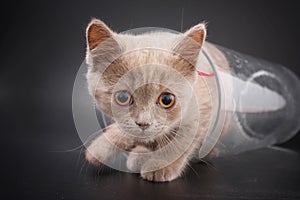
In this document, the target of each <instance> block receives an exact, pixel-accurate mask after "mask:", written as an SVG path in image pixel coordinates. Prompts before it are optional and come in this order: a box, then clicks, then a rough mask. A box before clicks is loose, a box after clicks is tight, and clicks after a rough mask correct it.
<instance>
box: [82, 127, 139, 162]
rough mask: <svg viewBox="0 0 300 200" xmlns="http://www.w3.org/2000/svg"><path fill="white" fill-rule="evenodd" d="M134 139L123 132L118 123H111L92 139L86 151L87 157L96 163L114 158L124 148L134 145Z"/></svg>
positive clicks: (127, 148)
mask: <svg viewBox="0 0 300 200" xmlns="http://www.w3.org/2000/svg"><path fill="white" fill-rule="evenodd" d="M133 145H134V144H133V140H132V139H131V138H129V137H128V136H127V135H126V134H124V133H122V132H121V130H120V129H119V128H118V127H117V125H116V124H111V125H110V126H109V127H108V128H107V129H106V131H105V132H104V133H103V134H101V135H100V136H98V137H97V138H96V139H94V140H93V141H92V143H91V144H90V145H89V146H88V147H87V150H86V152H85V157H86V159H87V160H88V161H89V162H90V163H92V164H95V165H100V164H101V163H102V162H105V161H106V160H108V159H110V158H113V157H114V156H116V154H117V153H119V152H120V149H122V150H129V149H131V148H132V147H133Z"/></svg>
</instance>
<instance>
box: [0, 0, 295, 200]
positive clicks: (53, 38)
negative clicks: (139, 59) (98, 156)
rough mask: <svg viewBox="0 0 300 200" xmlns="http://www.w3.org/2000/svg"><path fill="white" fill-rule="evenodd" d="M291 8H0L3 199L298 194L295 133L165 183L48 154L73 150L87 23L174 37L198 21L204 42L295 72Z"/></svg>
mask: <svg viewBox="0 0 300 200" xmlns="http://www.w3.org/2000/svg"><path fill="white" fill-rule="evenodd" d="M293 2H296V1H278V2H274V1H179V0H178V1H177V0H173V1H171V0H168V1H157V0H149V1H137V0H136V1H114V0H111V1H99V0H98V1H82V2H77V1H36V2H35V1H30V2H28V1H24V2H16V1H11V2H10V3H9V4H8V3H1V4H2V5H1V8H0V9H1V33H0V36H1V37H0V48H1V61H2V62H1V68H0V70H1V73H0V92H1V93H0V103H1V107H0V109H1V110H0V111H1V114H0V115H1V136H2V137H1V142H2V144H1V165H0V166H1V173H3V174H2V175H1V182H2V184H3V186H1V190H3V192H1V196H2V195H4V197H5V198H3V199H20V198H21V197H23V198H26V199H27V198H28V199H89V198H97V199H109V198H115V199H134V198H137V199H140V198H145V197H148V198H151V199H153V198H158V199H159V198H164V199H167V198H173V199H181V198H186V199H241V198H242V199H247V198H249V199H253V198H259V199H274V198H279V199H282V198H291V199H297V198H300V192H297V191H298V189H299V185H300V170H299V169H300V165H299V163H300V154H299V143H300V138H299V135H298V136H296V137H295V138H293V139H292V140H291V141H289V142H288V143H287V144H285V145H284V146H285V148H287V149H279V150H278V149H262V150H258V151H255V152H250V153H246V154H244V155H240V156H236V157H230V158H226V159H225V158H224V159H223V160H222V159H221V160H220V161H219V162H216V163H214V165H215V166H214V167H213V166H211V165H203V164H196V165H194V166H193V168H194V171H193V170H191V169H190V170H188V172H187V173H186V175H185V177H184V178H183V179H180V180H177V181H174V182H172V183H168V184H153V183H148V182H146V181H143V180H141V179H139V178H138V176H136V175H133V174H124V173H119V172H114V171H112V170H107V169H106V170H105V169H104V170H101V172H100V174H99V173H98V175H97V169H96V168H93V167H92V166H88V165H85V163H84V161H83V158H82V157H80V155H79V154H80V150H74V151H71V152H53V151H64V150H67V149H72V148H74V147H78V146H80V145H81V141H80V140H79V138H78V136H77V133H76V129H75V126H74V123H73V118H72V107H71V103H72V99H71V95H72V87H73V82H74V79H75V75H76V73H77V70H78V68H79V66H80V64H81V62H82V61H83V59H84V57H85V48H86V46H85V28H86V26H87V24H88V22H89V20H90V19H91V18H92V17H98V18H100V19H102V20H104V21H105V22H106V23H107V24H108V25H109V26H110V27H111V28H112V29H113V30H115V31H118V32H120V31H125V30H128V29H132V28H137V27H147V26H154V27H165V28H170V29H174V30H177V31H181V29H182V30H186V29H187V28H189V27H190V26H192V25H195V24H196V23H198V22H201V21H203V20H204V21H206V22H208V38H207V39H208V41H211V42H214V43H217V44H220V45H222V46H225V47H228V48H231V49H234V50H236V51H240V52H243V53H247V54H251V55H254V56H256V57H260V58H263V59H267V60H270V61H273V62H277V63H280V64H283V65H284V66H286V67H288V68H290V69H291V70H292V71H294V72H295V73H296V74H297V75H298V76H299V75H300V70H299V64H300V60H299V52H300V43H299V38H300V28H299V22H300V20H299V19H300V18H299V14H298V13H299V11H298V7H297V6H296V3H293ZM182 16H183V17H182ZM182 22H183V23H182ZM181 24H183V26H181ZM295 89H298V90H299V88H295ZM78 158H79V159H78ZM77 160H78V162H77ZM1 199H2V198H1Z"/></svg>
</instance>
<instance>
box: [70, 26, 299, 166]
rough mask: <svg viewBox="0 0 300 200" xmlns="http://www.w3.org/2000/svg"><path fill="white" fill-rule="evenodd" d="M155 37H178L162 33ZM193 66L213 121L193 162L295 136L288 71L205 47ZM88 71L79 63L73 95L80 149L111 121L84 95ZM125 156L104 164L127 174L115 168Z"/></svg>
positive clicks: (293, 88) (295, 84)
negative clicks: (203, 90) (207, 93)
mask: <svg viewBox="0 0 300 200" xmlns="http://www.w3.org/2000/svg"><path fill="white" fill-rule="evenodd" d="M147 31H153V28H150V29H147V28H146V29H145V28H144V29H134V30H130V31H127V32H125V34H128V33H130V34H140V33H145V32H147ZM159 31H167V32H171V33H172V34H179V33H177V32H175V31H170V30H166V29H159ZM197 63H198V64H197V66H196V67H197V72H198V73H199V78H201V79H203V80H204V81H205V82H206V87H207V90H208V91H209V93H210V101H211V104H212V105H213V106H212V108H213V116H212V118H211V121H210V127H209V128H208V131H207V134H206V135H205V138H204V140H203V143H202V145H201V147H200V149H199V151H198V152H197V155H195V157H196V158H204V157H206V156H207V155H209V154H214V155H218V156H222V155H226V154H227V155H228V154H238V153H241V152H245V151H250V150H254V149H258V148H262V147H267V146H271V145H274V144H281V143H284V142H286V141H287V140H289V139H291V138H292V137H293V136H294V135H295V134H296V133H297V132H298V130H299V128H300V104H299V101H300V81H299V79H298V77H297V76H296V75H295V74H294V73H293V72H291V71H290V70H289V69H288V68H286V67H284V66H282V65H279V64H275V63H271V62H268V61H265V60H262V59H258V58H255V57H252V56H249V55H245V54H242V53H239V52H236V51H233V50H230V49H227V48H224V47H221V46H219V45H214V44H212V43H209V42H205V43H204V46H203V47H202V50H201V52H200V55H199V57H198V62H197ZM88 67H89V66H88V65H87V64H86V62H85V61H84V62H83V64H82V65H81V67H80V69H79V71H78V74H77V77H76V80H75V84H74V90H73V116H74V120H75V125H76V128H77V131H78V133H79V136H80V138H81V140H82V141H83V143H84V144H86V143H87V141H90V140H91V138H93V137H94V135H97V134H99V133H100V134H101V132H103V130H105V128H106V127H107V126H108V125H109V124H111V123H113V119H112V118H110V117H109V116H107V115H105V114H104V113H102V112H101V111H99V110H97V109H96V108H95V103H94V100H93V99H92V98H91V97H90V95H89V93H88V91H87V83H86V76H85V74H86V72H87V69H88ZM126 153H127V154H128V152H123V154H121V156H119V158H114V159H113V160H112V161H111V163H106V164H107V165H109V166H114V168H117V169H119V170H123V171H127V169H126V167H125V165H126V164H123V165H122V164H120V163H122V162H123V163H125V162H126V161H125V160H126V155H125V154H126ZM122 155H125V156H122ZM114 162H115V163H117V164H115V163H114ZM122 166H123V167H122Z"/></svg>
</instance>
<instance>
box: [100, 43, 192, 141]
mask: <svg viewBox="0 0 300 200" xmlns="http://www.w3.org/2000/svg"><path fill="white" fill-rule="evenodd" d="M185 65H186V66H185ZM189 65H190V64H189V63H187V62H184V61H183V60H180V58H179V57H178V56H175V55H172V54H171V53H169V52H165V51H162V50H156V49H147V50H137V51H134V52H130V53H128V54H126V55H123V56H121V57H120V58H118V59H117V60H116V61H115V62H114V63H112V64H111V65H109V66H108V68H107V69H106V70H105V71H104V72H103V73H102V78H101V85H98V86H96V88H97V89H96V93H95V94H96V95H95V96H96V102H97V105H98V107H99V109H100V110H105V109H107V108H108V107H109V109H108V113H109V114H110V115H111V116H112V117H113V118H114V120H115V121H116V122H117V124H118V125H119V127H120V129H121V130H123V131H124V132H126V133H127V134H130V135H132V136H134V137H136V138H139V139H143V140H152V139H153V138H155V136H159V135H160V134H164V133H166V132H169V131H170V130H172V129H175V128H176V127H178V126H179V125H180V123H181V120H182V113H183V111H184V109H185V108H186V107H187V106H188V104H189V99H190V98H191V94H192V87H191V84H192V81H193V79H194V78H195V76H193V75H192V76H190V77H188V78H186V77H184V76H183V75H182V73H180V72H178V71H176V69H175V68H180V67H184V68H185V69H188V66H189ZM103 89H104V90H105V92H104V91H103ZM104 101H107V102H106V105H109V106H105V108H103V106H102V104H103V102H104Z"/></svg>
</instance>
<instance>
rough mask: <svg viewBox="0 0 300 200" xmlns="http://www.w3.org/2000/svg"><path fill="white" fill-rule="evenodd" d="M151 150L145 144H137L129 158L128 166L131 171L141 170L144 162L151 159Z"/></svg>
mask: <svg viewBox="0 0 300 200" xmlns="http://www.w3.org/2000/svg"><path fill="white" fill-rule="evenodd" d="M149 152H150V150H149V149H147V148H146V147H144V146H136V147H135V148H133V149H132V150H131V152H130V153H129V156H128V158H127V162H126V165H127V168H128V169H129V170H130V171H131V172H140V171H141V168H142V166H143V165H144V163H145V162H146V161H147V160H148V159H149V157H150V155H149V154H147V153H149Z"/></svg>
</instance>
